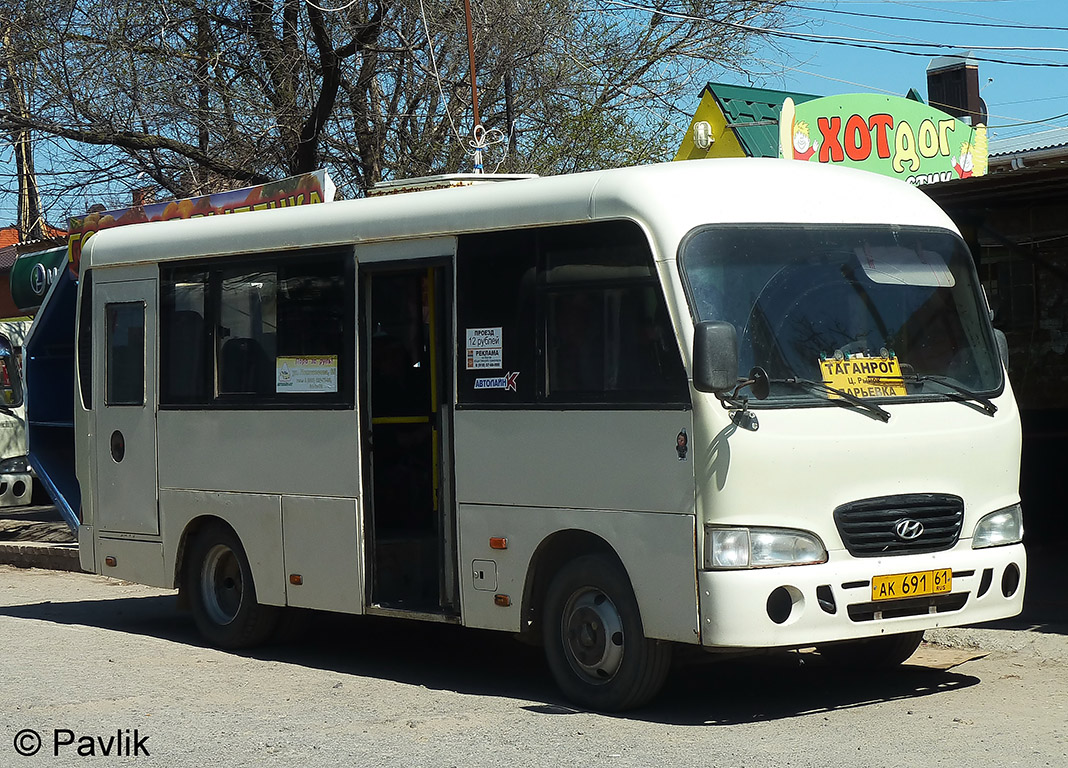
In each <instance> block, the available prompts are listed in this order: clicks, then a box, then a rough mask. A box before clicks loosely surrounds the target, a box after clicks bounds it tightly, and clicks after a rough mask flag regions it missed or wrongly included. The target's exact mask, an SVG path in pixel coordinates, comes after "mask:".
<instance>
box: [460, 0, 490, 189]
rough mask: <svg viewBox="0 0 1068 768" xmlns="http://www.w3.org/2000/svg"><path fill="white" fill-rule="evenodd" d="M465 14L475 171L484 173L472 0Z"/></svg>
mask: <svg viewBox="0 0 1068 768" xmlns="http://www.w3.org/2000/svg"><path fill="white" fill-rule="evenodd" d="M464 14H465V15H466V17H467V59H468V63H469V64H470V67H471V107H472V109H473V111H474V118H475V125H474V128H473V129H472V131H471V135H472V137H473V138H474V142H473V144H472V146H473V148H474V150H475V157H474V161H475V162H474V166H475V167H474V171H475V173H482V150H483V149H485V147H486V130H485V129H484V128H483V127H482V120H480V119H479V116H478V85H477V83H476V82H475V36H474V34H473V33H472V31H471V0H464Z"/></svg>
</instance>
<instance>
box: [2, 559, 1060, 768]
mask: <svg viewBox="0 0 1068 768" xmlns="http://www.w3.org/2000/svg"><path fill="white" fill-rule="evenodd" d="M301 618H302V619H303V620H304V621H303V623H304V624H305V625H306V626H305V630H306V631H305V632H303V633H302V634H301V633H298V634H295V635H294V637H293V638H291V639H290V640H289V642H288V643H287V644H285V645H281V646H275V647H270V648H265V649H262V650H260V651H257V652H254V653H248V654H236V653H224V652H221V651H217V650H214V649H211V648H206V647H204V646H203V645H202V644H201V642H200V640H199V638H198V637H197V635H196V634H195V631H194V630H193V628H192V625H191V621H190V620H189V617H188V616H187V615H185V614H182V613H180V612H178V611H177V609H176V606H175V598H174V594H173V593H172V592H167V591H164V590H157V589H151V588H148V587H143V586H138V585H133V584H128V583H126V582H121V581H115V580H110V579H105V578H103V577H99V576H93V575H88V574H77V573H59V572H52V571H41V570H18V569H14V568H10V567H6V566H0V766H5V767H6V766H9V765H10V766H30V767H31V768H32V766H46V765H47V766H68V765H69V766H78V765H86V764H94V763H93V759H90V760H89V762H88V763H87V762H86V758H84V757H79V756H78V755H77V754H76V753H75V752H73V751H72V746H76V745H77V744H79V743H82V742H78V741H75V743H74V745H72V746H63V747H61V748H60V754H59V755H58V756H54V755H53V754H52V750H53V746H54V742H55V738H56V732H57V731H60V732H62V733H61V736H60V738H61V739H65V738H66V736H65V733H66V731H69V732H70V733H71V735H72V736H76V737H77V738H78V739H82V738H88V739H89V742H88V743H91V744H95V745H97V747H95V748H96V749H98V751H97V753H96V755H97V756H96V757H95V758H94V759H95V761H96V764H104V765H109V764H112V760H111V759H110V758H108V759H105V758H103V757H102V756H101V754H100V751H99V750H100V747H99V744H100V742H97V741H93V740H94V739H97V738H102V739H106V738H108V737H109V735H111V734H116V733H118V735H120V736H124V734H125V731H126V730H129V731H130V736H131V737H132V735H133V732H134V731H135V730H136V731H137V734H138V735H139V736H141V737H144V736H147V737H148V739H147V741H146V742H144V746H145V747H146V748H147V749H149V751H150V756H144V755H141V756H139V757H129V758H123V759H121V760H116V761H114V762H121V763H123V764H129V763H135V764H136V763H137V762H139V761H142V760H143V762H144V763H146V764H152V765H158V766H176V767H177V766H183V767H184V766H205V765H219V766H249V767H250V768H251V767H252V766H255V767H256V768H260V767H261V766H266V767H267V768H273V767H274V766H279V767H281V766H286V767H287V768H288V767H292V766H342V765H344V766H442V767H443V768H445V767H448V766H464V767H465V768H466V767H467V766H505V765H508V766H511V765H522V766H539V767H540V766H545V767H546V768H548V767H549V766H553V767H554V768H555V767H556V766H561V765H567V766H604V765H609V766H613V767H615V766H626V767H627V768H629V767H631V766H634V767H635V768H637V767H639V766H641V767H642V768H645V767H646V766H660V765H680V766H682V765H686V766H715V768H741V767H743V766H744V767H745V768H772V767H776V768H778V767H780V766H797V767H798V768H807V767H809V766H811V767H812V768H817V767H818V768H827V766H857V767H858V768H860V767H861V766H863V767H864V768H871V767H872V766H879V767H883V766H885V767H887V768H897V767H899V766H900V767H901V768H913V767H915V768H920V766H923V768H929V766H968V767H969V768H975V766H1012V765H1018V766H1027V767H1028V768H1030V767H1031V766H1057V767H1058V768H1063V766H1065V765H1068V734H1066V726H1065V723H1066V722H1068V628H1062V629H1059V630H1058V629H1057V628H1055V627H1051V626H1049V625H1039V626H1020V627H1017V628H1004V627H997V628H989V627H985V628H981V629H967V630H940V631H938V632H932V633H931V636H930V637H929V640H935V641H937V643H939V644H925V645H924V646H923V647H922V648H921V651H920V654H919V655H918V656H917V657H916V658H917V659H920V660H921V661H920V663H919V664H918V665H912V666H905V667H902V668H900V669H898V670H895V671H893V672H892V673H889V674H883V675H877V674H861V675H858V674H846V673H843V672H840V671H838V670H835V669H833V668H829V667H828V666H827V665H825V664H823V663H822V661H821V660H820V659H819V657H818V656H815V655H814V654H807V655H806V654H786V655H780V656H776V657H761V658H755V659H743V660H736V661H731V662H728V663H722V662H720V663H706V664H701V665H698V666H690V667H682V668H678V669H676V670H675V671H674V672H673V674H672V677H671V679H670V680H669V683H668V686H667V688H666V689H665V691H664V694H663V695H662V696H661V697H660V699H659V700H658V701H657V702H656V703H655V704H654V705H653V706H651V707H648V708H646V709H643V710H640V711H638V712H634V713H629V714H628V715H627V716H625V717H606V716H603V715H598V714H595V713H589V712H582V711H575V710H573V709H571V708H570V707H568V706H567V705H566V703H565V702H562V701H561V700H560V698H559V696H558V694H557V693H556V691H555V689H554V687H553V686H552V684H551V682H550V681H549V679H548V677H547V670H546V668H545V665H544V662H543V661H542V660H541V656H540V653H539V652H538V651H537V650H536V649H532V648H527V647H525V646H522V645H519V644H518V643H516V642H514V641H513V640H512V639H511V638H508V637H505V636H501V635H498V634H495V633H489V632H479V631H473V630H465V629H462V628H458V627H450V626H442V625H427V624H417V623H412V622H402V621H384V620H370V619H367V618H359V617H340V616H325V615H320V614H314V615H303V616H301ZM941 643H945V644H946V645H940V644H941ZM27 729H33V730H35V731H37V732H39V733H40V734H42V739H43V749H42V752H41V753H40V754H37V755H35V756H33V757H18V756H17V755H15V752H14V746H15V739H16V735H17V734H20V733H22V732H24V731H26V730H27ZM82 744H83V748H86V749H87V748H88V747H86V746H85V743H82ZM131 744H132V741H131Z"/></svg>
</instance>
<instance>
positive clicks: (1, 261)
mask: <svg viewBox="0 0 1068 768" xmlns="http://www.w3.org/2000/svg"><path fill="white" fill-rule="evenodd" d="M18 257H19V249H18V246H17V245H5V246H4V247H3V248H0V272H5V271H9V270H10V269H11V266H12V265H13V264H14V263H15V259H17V258H18Z"/></svg>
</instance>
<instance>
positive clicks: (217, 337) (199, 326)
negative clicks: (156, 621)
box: [75, 160, 1026, 711]
mask: <svg viewBox="0 0 1068 768" xmlns="http://www.w3.org/2000/svg"><path fill="white" fill-rule="evenodd" d="M481 181H483V182H484V183H478V184H472V185H468V186H464V187H462V188H453V189H438V190H423V191H414V192H407V193H404V194H393V195H388V196H378V197H369V198H367V199H362V200H354V201H346V202H334V203H330V204H324V205H316V206H309V207H305V208H290V209H282V210H275V211H265V212H252V213H245V214H242V215H240V216H225V217H224V216H218V217H208V218H202V219H196V220H188V221H173V222H163V223H152V224H144V225H134V226H129V227H124V228H117V229H113V230H107V231H102V232H99V233H98V234H96V235H95V236H94V237H93V238H92V239H91V240H90V241H89V244H88V245H87V246H86V248H85V251H84V252H83V255H82V261H81V265H80V270H81V273H80V286H79V291H80V298H79V306H78V310H77V325H78V328H77V334H78V337H77V377H78V382H77V393H76V396H75V399H76V402H75V425H76V434H77V437H76V440H77V446H76V448H77V450H76V461H77V474H78V480H79V482H80V486H81V492H82V493H81V522H82V525H81V527H80V530H79V544H80V552H81V562H82V565H83V567H84V568H85V569H87V570H89V571H94V572H97V573H102V574H105V575H108V576H112V577H115V578H121V579H127V580H130V581H135V582H141V583H145V584H150V585H156V586H160V587H167V588H175V587H177V588H178V589H179V590H180V595H181V600H182V601H183V602H185V603H186V604H187V605H188V607H189V608H190V609H191V612H192V615H193V618H194V620H195V622H196V624H197V626H198V628H199V629H200V631H201V632H202V633H203V635H204V636H205V637H206V638H207V639H208V640H209V641H210V642H211V643H213V644H216V645H218V646H221V647H224V648H236V647H243V646H249V645H252V644H255V643H259V642H262V641H264V640H265V639H267V638H268V637H269V636H270V635H271V633H272V631H273V630H274V628H275V625H276V623H277V622H278V619H279V614H280V612H281V611H283V610H285V608H286V607H300V608H310V609H321V610H328V611H340V612H346V613H351V614H370V615H377V616H391V617H398V618H404V619H409V620H423V621H434V622H449V623H455V624H461V625H464V626H468V627H478V628H483V629H491V630H499V631H502V632H509V633H515V634H517V635H521V636H528V637H530V638H532V639H535V640H537V641H538V642H540V643H542V644H543V645H544V649H545V655H546V658H547V660H548V665H549V667H550V669H551V671H552V673H553V675H554V677H555V679H556V681H557V682H558V684H559V686H560V688H561V689H562V691H563V693H564V694H565V696H566V697H568V698H569V699H570V700H572V701H573V702H575V703H577V704H578V705H580V706H583V707H588V708H592V709H597V710H603V711H611V710H622V709H627V708H632V707H636V706H639V705H641V704H643V703H644V702H647V701H648V700H649V699H650V698H651V697H653V696H654V695H655V694H656V693H657V691H658V690H659V688H660V687H661V685H662V683H663V681H664V679H665V675H666V674H667V672H668V668H669V665H670V660H671V655H672V651H673V649H676V648H678V647H679V646H692V647H695V648H700V649H704V650H707V651H709V652H716V653H724V652H736V651H752V650H753V649H766V648H810V647H815V648H816V649H818V650H819V651H820V652H821V653H823V654H824V656H826V657H827V658H830V659H833V660H835V661H836V662H840V663H843V664H846V663H851V664H859V665H863V666H864V668H870V667H871V666H876V665H887V664H896V663H900V662H901V661H903V660H904V659H905V658H907V657H908V656H909V655H910V654H911V653H912V651H913V650H915V648H916V647H917V645H918V644H919V643H920V641H921V638H922V636H923V632H924V630H926V629H930V628H933V627H945V626H951V625H961V624H969V623H975V622H984V621H989V620H992V619H999V618H1003V617H1008V616H1013V615H1015V614H1017V613H1019V612H1020V610H1021V608H1022V602H1023V591H1024V590H1023V585H1024V581H1025V577H1026V557H1025V553H1024V548H1023V544H1022V538H1023V523H1022V519H1021V509H1020V497H1019V492H1018V484H1019V469H1020V467H1019V462H1020V421H1019V414H1018V411H1017V407H1016V404H1015V402H1014V399H1013V394H1012V390H1011V388H1010V386H1009V382H1008V379H1007V377H1006V372H1005V366H1004V352H1003V350H1002V349H1001V346H1000V345H999V341H998V336H997V334H996V333H995V331H994V329H993V328H992V326H991V323H990V316H989V310H988V307H987V305H986V301H985V299H984V294H983V291H982V288H981V286H980V284H979V282H978V279H977V277H976V270H975V267H974V264H973V262H972V258H971V256H970V254H969V252H968V249H967V247H966V246H965V244H964V242H963V241H962V239H961V237H960V235H959V234H958V232H957V230H956V229H955V227H954V225H953V224H952V223H951V221H950V220H949V219H948V218H947V217H946V216H945V214H944V213H943V212H942V211H941V210H940V209H939V208H938V207H937V206H936V205H934V204H933V203H932V202H931V201H930V200H929V199H928V198H927V197H926V196H925V195H924V193H923V192H922V191H920V190H917V189H915V188H912V187H910V186H909V185H907V184H904V183H901V182H898V181H895V180H892V179H888V178H884V177H881V176H878V175H875V174H871V173H866V172H862V171H851V170H843V169H839V168H827V167H822V166H816V165H814V164H808V163H795V162H790V161H783V160H708V161H693V162H686V163H674V164H665V165H654V166H646V167H637V168H627V169H618V170H606V171H602V172H593V173H584V174H577V175H569V176H560V177H552V178H534V179H522V180H504V181H492V177H481ZM411 186H413V187H418V185H417V184H413V185H411Z"/></svg>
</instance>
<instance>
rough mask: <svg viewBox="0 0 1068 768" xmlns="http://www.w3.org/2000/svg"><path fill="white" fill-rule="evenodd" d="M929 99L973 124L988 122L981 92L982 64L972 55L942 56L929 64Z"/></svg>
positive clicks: (938, 106)
mask: <svg viewBox="0 0 1068 768" xmlns="http://www.w3.org/2000/svg"><path fill="white" fill-rule="evenodd" d="M927 101H928V103H929V104H930V105H931V106H932V107H934V108H936V109H940V110H942V111H943V112H945V113H947V114H949V115H952V116H953V117H956V118H958V119H959V120H966V121H968V122H969V123H970V124H971V125H973V126H974V125H979V124H984V125H985V124H986V121H987V110H986V104H985V103H984V102H983V99H982V98H981V97H980V96H979V65H978V64H977V63H976V62H975V60H974V59H972V58H971V57H970V56H968V55H967V54H965V55H964V56H941V57H939V58H937V59H933V60H932V61H931V63H930V64H929V65H928V66H927Z"/></svg>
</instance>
